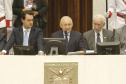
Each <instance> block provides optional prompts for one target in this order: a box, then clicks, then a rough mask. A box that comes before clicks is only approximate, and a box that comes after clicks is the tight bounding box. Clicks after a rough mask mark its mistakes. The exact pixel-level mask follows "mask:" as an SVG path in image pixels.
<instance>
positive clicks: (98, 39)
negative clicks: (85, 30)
mask: <svg viewBox="0 0 126 84" xmlns="http://www.w3.org/2000/svg"><path fill="white" fill-rule="evenodd" d="M97 42H101V39H100V34H99V33H98V34H97Z"/></svg>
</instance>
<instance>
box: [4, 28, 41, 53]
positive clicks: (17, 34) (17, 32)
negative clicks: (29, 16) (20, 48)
mask: <svg viewBox="0 0 126 84" xmlns="http://www.w3.org/2000/svg"><path fill="white" fill-rule="evenodd" d="M42 35H43V34H42V30H41V29H39V28H36V27H32V28H31V31H30V34H29V43H28V45H29V46H33V47H34V50H35V51H36V53H38V51H43V36H42ZM14 44H16V45H23V28H22V27H19V28H15V29H14V30H13V32H12V34H11V36H10V38H9V41H8V42H7V44H6V45H5V47H4V49H3V50H6V51H9V50H10V48H11V47H12V45H14Z"/></svg>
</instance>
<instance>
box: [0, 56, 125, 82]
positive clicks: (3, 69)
mask: <svg viewBox="0 0 126 84" xmlns="http://www.w3.org/2000/svg"><path fill="white" fill-rule="evenodd" d="M44 62H78V66H79V67H78V84H126V56H125V55H102V56H100V55H84V56H9V55H4V56H0V84H44Z"/></svg>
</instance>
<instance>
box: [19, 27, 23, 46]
mask: <svg viewBox="0 0 126 84" xmlns="http://www.w3.org/2000/svg"><path fill="white" fill-rule="evenodd" d="M23 36H24V35H23V28H22V27H20V28H19V37H20V39H21V41H22V44H23Z"/></svg>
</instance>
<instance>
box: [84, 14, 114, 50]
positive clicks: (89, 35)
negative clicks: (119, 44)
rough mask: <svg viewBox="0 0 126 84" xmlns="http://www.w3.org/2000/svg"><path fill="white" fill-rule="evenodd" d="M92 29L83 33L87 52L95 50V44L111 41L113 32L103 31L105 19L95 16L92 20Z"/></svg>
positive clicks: (98, 15)
mask: <svg viewBox="0 0 126 84" xmlns="http://www.w3.org/2000/svg"><path fill="white" fill-rule="evenodd" d="M93 25H94V29H92V30H90V31H87V32H85V33H83V37H84V38H85V39H86V40H87V50H96V43H97V42H111V41H113V39H112V38H113V32H112V31H110V30H107V29H103V27H104V26H105V17H104V16H103V15H100V14H97V15H95V16H94V19H93Z"/></svg>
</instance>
